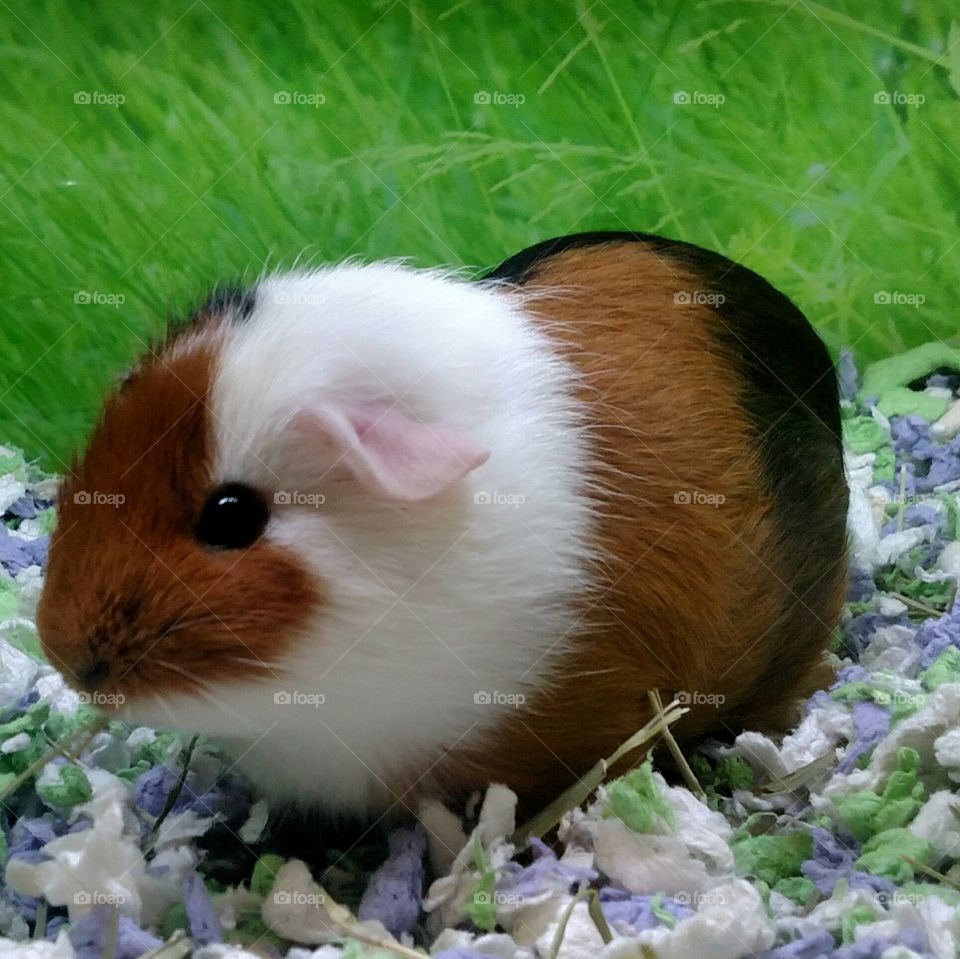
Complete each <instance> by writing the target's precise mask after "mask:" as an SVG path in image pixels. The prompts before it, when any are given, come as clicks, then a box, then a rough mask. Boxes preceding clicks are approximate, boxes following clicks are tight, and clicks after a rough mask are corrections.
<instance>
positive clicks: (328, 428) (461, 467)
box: [295, 404, 490, 502]
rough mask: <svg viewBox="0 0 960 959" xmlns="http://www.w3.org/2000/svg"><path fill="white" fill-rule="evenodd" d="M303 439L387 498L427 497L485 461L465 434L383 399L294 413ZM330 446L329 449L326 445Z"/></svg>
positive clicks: (411, 499) (330, 464)
mask: <svg viewBox="0 0 960 959" xmlns="http://www.w3.org/2000/svg"><path fill="white" fill-rule="evenodd" d="M295 423H296V427H297V431H298V433H300V434H301V435H302V437H303V441H304V442H306V443H315V444H316V445H317V447H318V448H320V449H322V448H324V447H327V448H328V449H327V452H326V456H325V457H324V459H327V457H329V456H330V453H331V452H332V454H333V456H332V459H330V461H329V462H328V463H326V464H325V468H328V469H332V468H333V467H334V466H335V465H337V464H339V465H342V466H345V467H346V468H347V469H348V470H349V471H350V473H351V474H352V475H353V476H354V477H355V478H356V479H357V480H358V481H359V482H360V483H362V484H363V485H364V486H366V487H367V488H368V489H370V490H371V491H372V492H375V493H377V494H378V495H380V496H383V497H385V498H387V499H391V500H398V501H405V502H415V501H417V500H424V499H429V498H430V497H431V496H436V494H437V493H439V492H441V491H442V490H444V489H446V488H447V487H449V486H450V485H451V484H452V483H454V482H456V481H457V480H458V479H460V478H461V477H463V476H466V475H467V473H469V472H471V471H472V470H475V469H476V468H477V467H478V466H481V465H482V464H483V463H485V462H486V461H487V459H488V457H489V455H490V454H489V453H488V452H487V451H486V450H484V449H482V448H481V447H480V446H478V445H477V444H476V443H475V442H474V441H473V440H472V439H471V438H470V437H469V436H467V435H466V434H465V433H461V432H458V431H457V430H450V429H443V428H439V427H433V426H428V425H426V424H424V423H420V422H418V421H417V420H415V419H412V418H411V417H409V416H407V415H406V414H405V413H403V412H401V411H400V410H398V409H396V408H393V407H390V406H387V405H386V404H376V405H374V404H371V405H367V406H361V405H357V406H326V407H320V408H315V409H309V410H304V411H303V412H301V413H300V414H299V415H298V416H297V417H296V421H295ZM331 445H332V450H330V449H329V447H331Z"/></svg>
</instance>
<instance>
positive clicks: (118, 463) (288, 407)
mask: <svg viewBox="0 0 960 959" xmlns="http://www.w3.org/2000/svg"><path fill="white" fill-rule="evenodd" d="M248 312H249V309H244V308H243V304H242V301H240V300H237V299H234V300H229V299H228V300H226V301H224V300H222V299H221V300H220V301H219V302H217V303H215V304H214V305H212V306H210V307H207V308H204V309H203V310H201V311H200V312H199V313H198V314H197V315H196V317H195V318H194V320H193V322H192V323H190V324H189V325H187V326H185V327H183V328H181V329H180V330H179V331H177V332H175V333H174V334H171V336H170V337H169V338H168V339H167V340H166V341H165V342H163V343H162V344H161V345H159V346H157V347H155V348H154V349H153V350H152V351H150V352H149V353H148V354H147V355H146V356H145V357H144V358H143V359H142V360H141V362H140V364H139V365H138V367H137V368H136V369H135V370H134V371H133V372H132V373H131V374H130V375H129V376H128V377H127V378H126V380H125V381H124V383H123V384H122V386H120V387H119V388H118V389H117V390H116V391H115V392H114V393H113V394H112V395H111V396H110V397H109V398H108V399H107V401H106V404H105V406H104V408H103V411H102V414H101V416H100V419H99V421H98V423H97V425H96V427H95V429H94V431H93V434H92V436H91V438H90V440H89V443H88V446H87V448H86V450H85V452H83V454H82V455H80V456H78V457H76V458H75V460H74V462H73V464H72V466H71V468H70V470H69V472H68V473H67V475H66V476H65V477H64V480H63V482H62V485H61V490H60V495H59V506H58V523H57V527H56V529H55V531H54V533H53V536H52V540H51V544H50V551H49V561H48V568H47V573H46V582H45V586H44V590H43V594H42V597H41V601H40V606H39V610H38V616H37V622H38V629H39V633H40V637H41V640H42V644H43V647H44V649H45V651H46V654H47V656H48V658H49V659H50V661H51V662H52V663H53V664H54V665H55V666H56V667H58V668H59V669H60V671H61V672H62V673H63V675H64V677H65V678H66V680H67V682H68V683H69V684H70V685H72V686H74V687H75V688H77V689H78V690H80V691H82V692H84V693H85V694H87V696H88V697H89V701H91V702H92V703H94V704H97V703H104V704H115V703H121V704H124V705H125V713H122V714H125V715H127V716H128V717H129V718H133V719H139V718H144V719H145V721H149V720H153V721H154V722H155V723H156V724H158V725H162V724H164V723H163V722H162V718H161V717H159V715H158V713H157V712H156V709H155V708H154V707H155V706H156V704H157V703H158V702H164V701H165V697H168V696H172V695H174V694H179V695H180V698H181V699H182V698H183V696H196V697H203V696H205V695H208V694H209V690H210V689H211V688H212V687H217V688H223V684H228V683H230V682H231V681H236V682H249V681H250V680H256V679H257V678H258V677H263V678H266V677H268V676H270V675H271V674H272V673H273V670H274V669H275V668H277V666H278V664H283V663H284V662H286V659H285V657H286V656H287V654H288V651H289V649H290V647H291V646H292V645H293V644H295V643H300V644H301V648H302V644H303V643H304V642H305V641H306V642H309V643H315V644H319V645H321V646H322V644H323V642H324V637H323V635H319V636H317V635H313V631H315V629H316V624H317V622H318V621H319V618H322V613H323V611H324V608H325V606H326V604H327V603H328V602H329V601H330V598H331V592H332V591H333V590H335V589H336V588H338V587H337V584H336V583H335V582H331V581H330V580H329V579H328V578H327V577H325V575H324V573H323V570H322V569H318V568H317V567H316V564H314V563H313V562H311V558H310V557H311V554H310V553H309V551H305V550H304V549H301V548H299V547H300V544H299V542H298V537H299V533H298V530H302V529H303V523H309V524H311V525H310V536H311V541H312V543H313V544H314V547H315V546H316V543H317V542H318V540H319V541H322V539H323V536H324V529H323V524H324V518H323V515H322V512H321V511H318V510H316V509H313V510H311V509H310V502H309V500H308V502H307V503H306V505H305V504H304V502H303V498H305V497H308V496H309V495H313V496H314V497H319V496H321V495H322V492H320V491H323V490H326V492H327V495H330V492H331V490H332V489H339V490H341V491H342V492H343V497H342V498H344V499H345V500H348V499H349V498H350V497H353V498H354V499H355V500H356V501H363V500H364V499H366V500H369V501H373V502H379V503H389V504H391V505H392V506H395V505H396V504H397V503H410V502H413V501H420V500H425V499H429V498H431V497H433V496H434V495H435V494H437V493H438V492H440V491H441V490H443V489H444V488H445V487H447V486H448V485H450V484H451V483H453V481H454V480H455V479H457V478H458V477H460V476H462V475H463V474H464V473H465V472H467V471H469V470H471V469H473V468H474V467H475V466H476V465H478V464H479V463H480V462H482V461H483V459H484V458H485V456H484V454H483V453H482V451H480V450H479V449H478V448H477V447H476V446H474V445H473V444H472V443H471V442H470V441H469V439H468V438H467V437H465V436H461V435H459V434H457V433H454V432H453V431H450V430H443V429H433V428H431V427H429V426H427V425H425V424H423V423H421V422H419V421H418V420H416V419H415V418H412V417H410V416H408V415H407V414H406V413H404V412H403V411H402V410H401V408H400V407H399V406H398V404H397V402H396V401H395V400H394V399H393V398H391V397H383V396H381V397H376V396H373V395H371V394H370V393H369V392H366V393H365V394H364V395H363V396H362V397H360V396H351V395H349V387H348V386H347V387H346V388H341V387H343V384H340V385H338V386H336V387H335V388H334V387H330V385H329V384H324V383H316V384H311V383H310V382H308V381H309V379H310V375H311V374H310V372H309V370H308V371H306V372H305V367H304V363H303V359H302V351H301V350H298V349H297V348H296V347H295V345H291V344H286V345H284V344H282V343H280V344H278V343H277V338H276V337H277V331H276V330H275V329H273V330H269V331H267V333H263V332H262V331H261V332H260V333H258V331H257V330H255V329H254V330H251V329H250V328H249V324H250V322H252V321H251V320H250V318H249V317H247V315H246V314H247V313H248ZM319 321H320V320H318V322H319ZM267 334H269V335H267ZM258 336H260V337H261V339H258ZM290 364H292V367H295V368H291V366H290ZM311 369H315V367H311ZM305 378H306V379H305ZM314 385H315V387H316V388H315V389H314V388H313V387H314ZM292 490H295V491H297V493H298V495H299V496H300V497H301V498H300V499H298V498H297V497H296V496H294V495H292V494H291V491H292ZM305 634H309V636H308V637H307V639H306V640H305ZM274 675H275V674H274ZM141 705H145V706H147V707H149V708H148V709H145V710H144V711H138V707H140V706H141ZM170 718H171V720H174V721H179V722H178V723H175V724H189V719H188V718H182V717H179V716H176V717H174V716H171V717H170ZM198 731H201V732H212V731H213V730H198Z"/></svg>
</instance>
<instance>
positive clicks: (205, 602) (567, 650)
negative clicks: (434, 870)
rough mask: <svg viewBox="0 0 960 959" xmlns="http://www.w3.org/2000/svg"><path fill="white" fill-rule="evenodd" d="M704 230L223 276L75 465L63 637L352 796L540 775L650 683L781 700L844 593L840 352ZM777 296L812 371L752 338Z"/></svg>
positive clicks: (52, 640)
mask: <svg viewBox="0 0 960 959" xmlns="http://www.w3.org/2000/svg"><path fill="white" fill-rule="evenodd" d="M694 249H695V248H692V247H684V246H683V245H682V244H670V243H668V241H657V240H656V238H644V237H642V236H641V235H625V236H621V237H617V238H612V237H609V236H606V237H597V238H593V239H584V240H583V241H582V242H568V243H566V244H561V245H555V246H554V247H552V248H551V247H545V248H534V250H533V251H532V253H531V255H528V256H526V258H524V255H521V256H520V257H519V258H515V260H514V261H508V263H507V264H505V265H504V267H502V268H500V270H499V271H496V272H495V273H494V274H493V275H492V276H491V277H490V278H489V279H488V280H487V281H486V282H483V283H479V284H477V283H469V282H466V281H464V280H463V279H460V278H458V277H457V276H455V275H451V274H443V273H439V272H432V271H417V270H412V269H409V268H407V267H404V266H401V265H397V264H373V265H368V266H362V265H350V264H348V265H343V266H338V267H332V268H327V269H321V270H316V271H311V272H304V273H298V274H287V275H280V276H275V277H272V278H269V279H267V280H264V281H263V282H261V283H259V284H258V285H257V287H256V288H255V290H253V291H250V292H249V293H247V294H244V295H242V296H238V295H228V296H222V297H220V298H218V299H217V300H216V301H214V302H212V303H211V304H210V305H209V306H208V307H207V308H206V309H205V310H203V311H201V313H200V314H199V315H198V317H197V318H196V320H195V322H194V323H193V324H191V325H190V326H189V327H187V328H186V329H184V330H181V331H180V332H178V333H176V334H174V335H172V336H171V338H170V339H169V340H168V341H167V342H166V343H165V344H163V345H162V346H161V347H159V348H158V349H157V350H156V351H154V353H153V354H151V355H150V356H148V357H147V358H145V360H144V362H143V364H142V367H141V368H140V370H139V371H137V372H136V373H135V374H134V375H133V376H132V377H131V378H130V380H129V381H128V382H127V383H126V384H125V385H124V386H123V388H122V389H121V390H119V391H118V392H117V394H115V395H114V396H113V397H112V398H111V399H110V400H109V401H108V404H107V407H106V409H105V412H104V415H103V417H102V420H101V422H100V424H99V426H98V428H97V430H96V431H95V433H94V436H93V438H92V440H91V443H90V447H89V449H88V450H87V452H86V453H85V455H84V457H83V458H82V459H80V460H79V461H78V462H77V463H76V464H75V467H74V469H73V471H72V472H71V475H70V476H69V477H68V479H67V481H66V483H65V486H64V490H63V494H62V497H61V511H60V524H59V527H58V530H57V532H56V534H55V537H54V542H53V544H52V549H51V561H50V571H49V577H48V584H47V589H46V592H45V595H44V602H43V604H42V607H41V621H40V625H41V631H42V635H43V638H44V643H45V645H46V647H47V649H48V651H49V653H50V655H51V658H53V660H54V662H58V663H59V664H60V665H61V667H62V668H63V669H64V671H65V672H66V673H67V674H68V675H69V674H70V673H71V672H73V673H75V674H80V675H81V676H82V674H83V673H84V672H85V671H88V670H89V668H90V667H89V665H88V664H89V662H90V658H91V655H93V656H96V657H101V658H107V659H109V660H110V662H111V669H110V673H109V675H108V677H107V680H106V681H105V682H104V683H103V685H102V688H103V689H105V690H106V689H113V690H118V691H122V692H124V694H125V695H126V696H127V697H128V701H127V703H126V704H125V706H124V709H123V715H125V716H128V717H130V718H132V719H135V720H137V721H139V722H146V723H151V724H156V725H161V726H163V725H174V726H176V727H178V728H182V729H185V730H188V731H200V732H204V733H207V734H210V735H213V736H216V737H218V738H220V739H222V740H223V741H224V742H225V743H227V745H228V746H229V747H230V748H231V749H233V750H234V752H235V753H236V755H237V757H238V759H239V761H240V764H241V766H242V767H243V768H245V769H247V770H248V771H249V772H250V773H251V774H252V775H253V776H254V777H255V778H256V779H257V780H258V782H260V783H261V785H262V786H263V787H264V788H266V789H267V790H268V791H271V792H273V793H274V794H276V795H278V796H282V797H284V798H287V799H291V800H293V801H296V802H299V803H301V804H304V805H318V806H323V807H326V808H329V809H332V810H338V811H344V810H347V811H352V812H357V811H360V812H363V811H372V810H382V809H385V808H388V807H390V806H393V805H396V804H398V803H405V804H411V803H412V802H413V801H414V800H415V799H416V798H417V796H419V795H421V794H423V793H426V792H432V791H439V792H441V793H445V794H449V795H454V794H463V793H464V792H465V791H467V790H469V789H471V788H475V787H478V786H482V785H483V784H484V783H485V782H487V781H489V780H490V779H500V780H503V781H506V782H508V783H509V784H510V785H513V786H514V787H515V788H517V789H518V790H520V791H521V793H523V794H524V795H525V796H536V795H538V794H543V793H547V792H549V791H550V790H554V789H556V788H559V787H560V786H562V785H564V784H566V783H568V782H569V781H570V779H571V778H572V777H573V776H575V775H578V774H581V773H582V772H584V771H585V769H586V768H588V767H589V766H590V765H592V764H593V763H594V762H595V761H596V760H597V759H598V758H601V757H602V756H604V755H608V754H609V753H610V752H611V751H612V750H613V748H615V747H616V745H618V743H619V742H620V741H621V740H622V739H624V738H626V736H627V735H629V734H630V733H631V732H633V731H634V730H635V729H636V728H637V727H638V726H639V725H640V724H642V722H643V721H644V720H645V718H646V717H647V716H648V715H649V707H648V703H647V699H646V690H647V689H649V688H651V687H658V688H660V689H661V690H662V691H663V693H664V695H665V696H669V695H670V694H672V693H673V692H677V691H680V692H683V693H685V694H686V695H688V696H699V697H712V700H711V702H710V704H709V705H708V706H699V707H698V708H696V709H694V711H693V714H692V715H691V716H690V717H689V718H688V719H687V721H686V723H687V733H688V734H689V735H694V734H700V733H702V732H704V731H707V730H715V729H718V728H722V727H723V725H725V724H730V725H733V724H736V723H739V722H742V721H747V720H751V719H769V718H771V717H774V716H778V717H779V715H780V714H781V713H783V712H785V710H786V709H787V707H789V705H790V704H791V702H792V701H793V699H794V698H795V696H796V694H797V693H798V692H799V691H801V690H802V688H803V685H804V682H805V681H807V679H808V678H809V675H810V673H811V670H812V669H813V668H814V667H815V665H816V663H817V661H818V659H819V656H820V654H821V652H822V650H823V647H824V646H825V643H826V640H827V638H828V636H829V634H830V631H831V630H832V628H833V625H834V623H835V620H836V617H837V615H838V610H839V603H840V599H841V595H842V585H843V569H844V561H843V553H844V549H843V517H844V511H845V502H846V500H845V489H844V487H843V479H842V470H841V466H840V460H839V443H838V440H837V437H836V432H837V424H836V422H835V405H836V398H835V382H834V378H833V371H832V368H831V367H830V364H829V360H828V359H827V358H826V354H825V352H824V351H823V348H822V346H821V345H820V344H819V341H817V340H816V337H815V335H814V334H813V332H812V331H811V330H810V329H809V327H808V326H807V325H806V322H805V321H804V320H803V318H802V316H800V314H799V313H797V312H796V310H795V308H793V307H792V305H791V304H789V301H787V300H785V298H783V297H781V296H780V295H779V294H776V292H775V291H773V290H772V288H770V287H769V286H768V285H767V284H765V283H763V281H761V280H759V278H757V277H755V276H754V275H753V274H749V277H750V278H752V279H751V280H749V281H748V280H747V279H745V277H744V276H743V275H742V274H747V273H748V271H743V270H742V268H739V267H734V265H733V264H729V267H730V269H731V270H736V271H740V272H739V273H734V274H732V275H731V276H730V277H729V278H728V277H726V274H724V273H723V270H722V269H721V270H719V272H718V270H717V269H716V267H717V263H716V262H714V261H711V260H709V259H707V260H698V259H697V257H696V256H692V255H691V254H690V251H691V250H694ZM700 252H702V251H700ZM704 256H705V257H709V256H710V255H708V254H704ZM716 259H717V260H720V259H721V258H716ZM721 262H722V263H723V264H726V263H728V261H721ZM754 282H755V283H756V284H759V285H758V286H756V288H755V289H753V290H752V291H750V290H748V287H749V284H750V283H754ZM704 290H707V291H708V292H709V291H712V292H713V293H714V294H716V293H718V292H722V291H723V290H725V291H726V299H727V302H730V301H731V300H732V301H733V303H734V306H735V307H736V310H740V311H741V312H742V313H743V316H740V315H739V314H736V310H732V308H731V309H730V310H728V312H727V315H724V311H723V309H722V308H720V307H718V306H717V305H716V303H717V301H716V297H714V300H712V301H707V302H705V301H704V298H703V297H702V296H699V295H695V294H698V293H702V292H703V291H704ZM758 291H759V292H758ZM684 293H687V294H690V295H689V296H687V297H684V296H683V295H678V294H684ZM757 296H759V297H760V299H761V302H759V303H757V304H756V307H755V309H754V310H753V311H752V312H753V313H754V314H756V315H753V316H751V310H750V304H751V303H753V302H754V300H755V299H756V297H757ZM731 310H732V311H731ZM791 311H792V312H791ZM735 314H736V315H735ZM798 317H799V321H798V319H797V318H798ZM759 322H766V323H771V324H773V323H776V324H778V329H779V331H780V332H779V338H780V340H782V341H784V342H783V346H784V349H786V350H788V351H790V350H793V351H794V352H796V351H798V350H801V351H805V356H806V358H807V359H808V360H809V361H810V363H809V365H810V366H811V369H809V370H808V371H807V372H806V373H804V372H803V371H802V370H801V371H800V372H797V370H796V369H790V370H787V369H786V368H785V366H784V361H783V358H782V357H778V356H776V355H774V354H773V353H770V354H769V355H766V354H765V350H766V348H767V347H766V346H765V343H766V341H765V340H764V336H763V335H758V332H757V329H758V328H757V326H756V324H757V323H759ZM751 324H753V325H752V326H751ZM767 338H768V339H769V335H768V334H767ZM778 342H779V341H778ZM781 366H783V368H782V369H781ZM765 377H766V379H765ZM831 391H832V399H831ZM761 394H762V395H761ZM801 394H802V395H801ZM831 403H832V406H831ZM778 430H779V431H780V433H782V432H783V431H786V432H787V433H788V434H789V435H788V437H787V439H786V442H781V440H782V437H781V436H780V434H779V433H778V434H776V435H772V436H771V435H769V434H770V433H772V432H773V431H778ZM778 444H779V445H778ZM796 444H800V445H799V446H797V454H796V458H795V461H791V462H792V466H791V469H792V470H793V471H795V475H793V476H791V477H789V478H787V479H786V480H783V481H781V480H778V478H777V475H776V470H777V463H778V462H780V460H781V459H782V458H783V455H789V450H790V449H792V448H793V447H794V446H796ZM785 451H786V452H785ZM224 482H241V483H244V484H247V485H249V486H252V487H254V488H256V489H258V490H260V491H262V492H263V493H264V496H265V497H266V499H267V501H268V502H269V503H270V507H271V518H270V521H269V524H268V526H267V529H266V532H265V534H264V536H263V537H262V539H261V540H260V541H258V542H257V543H255V544H254V545H253V546H251V547H250V548H248V549H245V550H242V551H236V552H224V553H216V552H210V551H209V550H204V548H203V547H202V546H200V545H199V544H197V543H195V542H193V540H192V539H191V534H192V529H193V523H194V522H195V518H196V516H197V515H198V513H199V510H200V509H201V508H202V506H203V503H204V500H205V499H206V497H207V496H208V495H209V494H210V492H211V491H212V490H214V489H216V487H217V486H218V485H219V484H221V483H224ZM78 491H99V492H103V493H112V494H120V495H121V496H122V497H123V501H122V503H121V504H120V505H115V504H114V505H106V504H97V503H92V504H91V503H78V502H77V501H76V493H77V492H78ZM687 494H689V495H690V496H691V497H692V496H694V495H696V496H699V497H704V496H706V497H710V504H706V503H700V504H697V503H685V502H684V501H683V500H684V495H687ZM798 496H803V497H805V499H804V501H803V502H800V503H795V502H793V501H794V499H796V497H798ZM712 504H719V505H712ZM801 513H802V515H803V516H805V517H809V521H808V523H807V526H806V527H805V528H804V531H803V535H801V530H800V526H799V525H798V522H797V519H796V516H798V515H800V514H801Z"/></svg>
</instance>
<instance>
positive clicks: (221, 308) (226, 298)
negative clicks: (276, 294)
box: [194, 284, 257, 321]
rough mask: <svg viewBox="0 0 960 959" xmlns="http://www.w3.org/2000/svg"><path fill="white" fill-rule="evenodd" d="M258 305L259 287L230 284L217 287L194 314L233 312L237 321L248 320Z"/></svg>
mask: <svg viewBox="0 0 960 959" xmlns="http://www.w3.org/2000/svg"><path fill="white" fill-rule="evenodd" d="M256 305H257V289H256V287H251V288H247V289H244V288H243V287H242V286H238V285H235V284H229V285H227V286H219V287H216V288H215V289H214V290H213V292H212V293H211V294H210V296H209V297H207V300H206V302H205V303H204V304H203V305H202V306H201V307H200V308H199V309H198V310H196V311H195V314H194V315H198V316H204V315H220V314H223V313H232V314H233V317H234V319H235V320H237V321H243V320H248V319H249V318H250V314H251V313H253V309H254V307H255V306H256Z"/></svg>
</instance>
